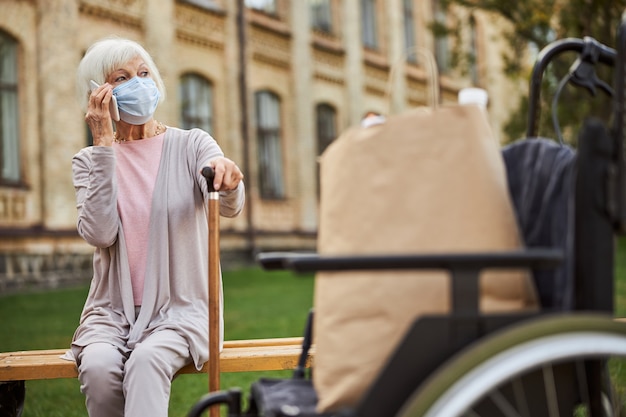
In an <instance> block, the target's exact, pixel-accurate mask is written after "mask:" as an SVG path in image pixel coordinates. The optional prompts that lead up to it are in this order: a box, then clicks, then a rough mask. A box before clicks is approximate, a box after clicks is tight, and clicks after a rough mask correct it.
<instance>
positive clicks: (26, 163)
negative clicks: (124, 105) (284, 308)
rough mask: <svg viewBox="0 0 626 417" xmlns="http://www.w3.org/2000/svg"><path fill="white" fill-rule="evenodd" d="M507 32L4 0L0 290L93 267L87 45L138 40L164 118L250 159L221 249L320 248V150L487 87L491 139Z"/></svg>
mask: <svg viewBox="0 0 626 417" xmlns="http://www.w3.org/2000/svg"><path fill="white" fill-rule="evenodd" d="M434 24H440V25H443V26H444V27H446V28H448V29H451V30H454V31H456V32H457V33H458V34H460V35H461V36H458V37H455V38H454V39H453V38H452V37H451V36H435V32H436V31H434V30H433V27H435V26H434ZM501 30H502V23H501V22H498V21H497V20H496V19H495V18H494V17H492V16H489V15H486V14H483V13H480V12H477V11H476V12H471V11H468V10H464V9H448V10H444V9H443V8H442V7H440V5H439V3H438V1H436V0H245V2H244V1H243V0H241V1H235V0H185V1H183V0H0V120H1V123H0V173H1V177H0V293H2V292H3V291H8V290H10V289H11V288H17V287H20V286H23V285H27V284H28V282H36V281H41V280H43V281H46V282H52V283H54V282H58V281H61V280H67V279H68V277H76V278H77V279H79V278H80V277H83V278H84V276H85V271H86V270H88V269H89V268H90V262H91V261H90V259H91V254H92V248H90V247H89V246H87V245H86V244H85V243H84V242H83V241H82V240H81V239H80V238H79V237H78V235H77V233H76V229H75V223H76V209H75V199H74V189H73V186H72V180H71V159H72V156H73V155H74V154H75V153H76V152H77V151H78V150H79V149H81V148H82V147H85V146H88V145H89V144H90V139H89V133H88V129H87V127H86V124H85V122H84V114H83V113H82V111H81V109H80V108H79V107H78V104H77V103H78V100H77V98H76V94H75V73H76V68H77V66H78V63H79V61H80V59H81V56H82V55H83V54H84V52H85V51H86V49H87V48H88V47H89V45H91V44H92V43H93V42H95V41H97V40H99V39H101V38H104V37H109V36H119V37H125V38H130V39H133V40H136V41H138V42H139V43H141V44H142V45H143V46H144V47H145V48H146V49H147V50H148V51H149V52H150V53H151V54H152V56H153V57H154V58H155V62H156V64H157V66H158V67H159V70H160V71H161V74H162V76H163V79H164V81H165V85H166V91H167V97H166V100H165V101H164V102H163V103H162V104H161V105H160V107H159V108H158V110H157V114H156V118H157V119H158V120H160V121H162V122H164V123H165V124H169V125H174V126H180V127H185V128H189V127H202V128H203V129H205V130H207V131H209V132H210V133H211V134H212V135H213V136H214V137H215V138H216V140H217V141H218V143H219V144H220V145H221V146H222V148H223V149H224V151H225V153H226V155H227V156H228V157H230V158H231V159H233V160H235V161H237V162H238V164H239V165H240V166H241V168H242V170H243V171H244V174H245V181H246V185H247V192H248V196H247V207H246V209H245V212H244V213H242V215H241V216H239V217H238V218H236V219H224V220H222V224H221V229H222V231H221V242H222V252H223V254H228V253H229V252H233V253H235V252H239V253H244V254H248V255H249V254H252V253H255V252H256V251H259V250H275V249H314V248H315V240H316V230H317V203H318V194H319V191H318V187H319V186H318V180H317V178H318V172H317V170H318V167H317V162H316V161H317V157H318V155H320V153H321V152H322V151H323V150H324V148H325V147H326V146H327V145H328V144H329V143H330V142H331V141H332V140H333V139H335V138H336V137H337V135H339V134H340V133H341V131H342V130H344V129H346V128H347V127H349V126H351V125H354V124H356V123H359V121H360V119H361V117H362V116H363V114H364V113H365V112H367V111H375V112H379V113H383V114H394V113H398V112H401V111H403V110H406V109H408V108H411V107H415V106H427V105H432V103H433V100H436V101H438V102H441V103H449V102H455V101H456V97H457V92H458V90H459V89H460V88H463V87H467V86H478V87H483V88H486V89H487V90H488V91H489V94H490V100H491V101H490V106H489V109H488V111H489V117H490V120H491V123H492V124H493V128H494V131H495V132H496V133H497V134H498V132H500V130H501V129H500V126H501V125H502V123H503V121H504V120H505V119H506V117H507V116H508V114H509V113H510V111H511V105H513V103H515V102H516V101H515V100H511V97H515V96H517V95H518V94H519V92H520V86H518V85H514V84H512V83H511V82H510V81H507V79H506V78H505V77H504V75H502V74H503V71H502V55H501V54H502V53H503V47H504V46H503V42H502V41H501V40H500V39H502V37H501V36H500V33H501ZM459 42H461V44H459ZM457 49H461V50H463V51H465V55H464V56H465V57H469V58H470V59H469V60H468V62H469V65H467V66H466V67H465V70H463V71H461V70H458V69H454V68H452V65H451V58H450V57H451V56H453V55H454V54H453V51H454V50H457ZM432 57H434V59H431V58H432ZM435 68H436V71H435V70H434V69H435Z"/></svg>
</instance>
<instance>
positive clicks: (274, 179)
mask: <svg viewBox="0 0 626 417" xmlns="http://www.w3.org/2000/svg"><path fill="white" fill-rule="evenodd" d="M254 98H255V107H256V123H257V148H258V166H259V188H260V193H261V198H263V199H282V198H284V197H285V187H284V181H283V157H282V154H283V153H282V149H281V137H280V136H281V121H280V100H279V98H278V96H277V95H276V94H274V93H271V92H269V91H259V92H257V93H255V95H254Z"/></svg>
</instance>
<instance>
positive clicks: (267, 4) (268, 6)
mask: <svg viewBox="0 0 626 417" xmlns="http://www.w3.org/2000/svg"><path fill="white" fill-rule="evenodd" d="M246 6H248V7H250V8H251V9H255V10H260V11H262V12H265V13H268V14H276V0H246Z"/></svg>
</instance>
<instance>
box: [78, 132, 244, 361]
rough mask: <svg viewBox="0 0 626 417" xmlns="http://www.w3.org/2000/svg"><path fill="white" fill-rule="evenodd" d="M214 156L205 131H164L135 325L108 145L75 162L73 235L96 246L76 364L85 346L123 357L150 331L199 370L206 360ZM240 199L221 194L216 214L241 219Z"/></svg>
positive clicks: (213, 145)
mask: <svg viewBox="0 0 626 417" xmlns="http://www.w3.org/2000/svg"><path fill="white" fill-rule="evenodd" d="M218 156H223V153H222V150H221V149H220V147H219V146H218V144H217V142H216V141H215V140H214V139H213V138H212V137H211V136H209V135H208V134H207V133H206V132H204V131H202V130H199V129H192V130H182V129H177V128H172V127H169V128H168V129H167V131H166V133H165V139H164V142H163V154H162V156H161V162H160V166H159V171H158V173H157V178H156V183H155V188H154V194H153V199H152V212H151V215H150V230H149V236H150V238H149V247H148V259H147V267H146V277H145V288H144V294H143V303H142V307H141V312H140V313H139V315H138V316H137V318H136V319H135V307H134V303H133V294H132V289H131V280H130V272H129V267H128V255H127V252H126V244H125V240H124V230H123V229H122V225H121V222H120V218H119V214H118V212H117V181H116V177H115V153H114V151H113V149H112V148H111V147H102V146H94V147H88V148H84V149H82V150H81V151H79V152H78V153H77V154H76V155H75V156H74V158H73V160H72V172H73V179H74V187H75V189H76V207H77V209H78V224H77V225H78V233H79V234H80V236H81V237H82V238H83V239H85V240H86V241H87V242H88V243H89V244H91V245H92V246H94V247H95V253H94V258H93V268H94V274H93V279H92V281H91V287H90V289H89V295H88V297H87V300H86V303H85V306H84V309H83V311H82V314H81V317H80V324H79V326H78V328H77V330H76V332H75V334H74V338H73V341H72V348H71V353H72V354H73V356H74V358H78V357H79V356H78V354H79V352H80V350H81V349H82V348H83V347H84V346H86V345H88V344H90V343H94V342H108V343H112V344H114V345H116V346H117V347H118V348H119V349H120V350H122V351H125V352H128V351H130V350H132V349H133V348H134V346H135V345H136V344H137V343H139V342H141V341H142V340H143V339H144V338H145V337H146V336H147V335H149V334H150V333H151V332H154V331H158V330H162V329H172V330H175V331H176V332H178V333H179V334H180V335H181V336H183V337H184V338H185V339H186V340H187V341H188V343H189V351H190V353H191V357H192V359H193V362H194V364H195V366H196V367H197V368H198V369H200V368H201V367H202V364H203V363H204V362H206V361H207V359H208V355H209V352H208V295H207V292H208V289H207V288H208V285H207V274H208V265H207V264H208V262H207V253H208V248H207V246H208V236H207V235H208V225H207V217H206V200H207V187H206V181H205V179H204V177H203V176H202V175H201V174H200V170H201V168H202V167H204V166H206V165H207V164H208V161H209V160H211V159H213V158H216V157H218ZM244 194H245V193H244V186H243V182H242V183H240V184H239V187H238V188H237V189H236V190H233V191H229V192H220V196H221V197H220V214H221V215H222V216H226V217H234V216H236V215H237V214H239V212H241V210H242V208H243V204H244V199H245V197H244ZM220 279H221V277H220ZM220 298H221V294H220ZM222 314H223V310H222ZM220 321H221V322H222V324H223V317H220ZM221 327H222V330H221V331H220V346H221V345H222V343H221V342H222V341H223V326H221Z"/></svg>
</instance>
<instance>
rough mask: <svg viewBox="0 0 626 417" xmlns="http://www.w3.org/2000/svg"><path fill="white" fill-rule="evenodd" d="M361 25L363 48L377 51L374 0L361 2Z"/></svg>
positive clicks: (362, 0)
mask: <svg viewBox="0 0 626 417" xmlns="http://www.w3.org/2000/svg"><path fill="white" fill-rule="evenodd" d="M361 24H362V31H363V33H362V37H363V39H362V40H363V46H365V47H366V48H370V49H377V48H378V35H377V30H378V28H377V26H376V0H361Z"/></svg>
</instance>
